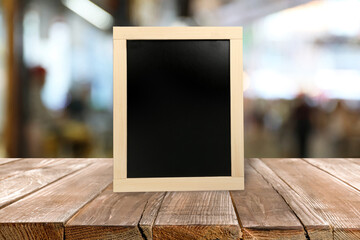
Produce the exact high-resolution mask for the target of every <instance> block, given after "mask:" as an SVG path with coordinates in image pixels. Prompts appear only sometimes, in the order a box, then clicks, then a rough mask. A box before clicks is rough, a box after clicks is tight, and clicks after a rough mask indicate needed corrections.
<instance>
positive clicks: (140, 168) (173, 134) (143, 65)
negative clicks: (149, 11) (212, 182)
mask: <svg viewBox="0 0 360 240" xmlns="http://www.w3.org/2000/svg"><path fill="white" fill-rule="evenodd" d="M127 103H128V106H127V124H128V125H127V143H128V144H127V154H128V155H127V157H128V158H127V162H128V164H127V166H128V169H127V171H128V178H133V177H135V178H140V177H205V176H231V156H230V149H231V148H230V42H229V40H128V41H127Z"/></svg>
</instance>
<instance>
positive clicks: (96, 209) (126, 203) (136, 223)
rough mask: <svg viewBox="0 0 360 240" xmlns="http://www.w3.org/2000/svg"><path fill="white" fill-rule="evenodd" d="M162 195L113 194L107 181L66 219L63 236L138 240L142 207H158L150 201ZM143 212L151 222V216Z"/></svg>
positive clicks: (145, 208)
mask: <svg viewBox="0 0 360 240" xmlns="http://www.w3.org/2000/svg"><path fill="white" fill-rule="evenodd" d="M163 196H164V193H144V192H139V193H114V192H113V186H112V184H111V185H110V186H108V187H107V188H106V190H105V191H104V192H102V193H101V194H100V195H99V196H98V197H96V198H95V199H94V200H93V201H92V202H90V203H89V204H88V205H86V206H85V207H83V208H82V209H81V210H80V211H79V212H78V213H77V214H76V215H75V216H73V217H72V218H71V219H70V220H69V221H68V222H67V224H66V226H65V238H66V239H141V238H142V235H143V234H144V232H143V230H142V229H141V228H140V221H141V219H142V218H143V217H144V214H146V213H145V210H148V211H147V212H149V210H150V211H151V209H152V208H153V206H154V205H155V206H157V208H158V207H159V204H157V202H156V201H153V200H154V199H160V200H161V199H162V197H163ZM154 212H157V209H156V207H155V209H154ZM146 215H147V216H146V217H147V218H148V219H147V221H148V222H149V224H150V225H151V224H152V222H154V220H155V215H152V214H146ZM149 215H152V216H153V217H152V218H151V216H149ZM147 221H146V222H147ZM147 237H151V235H148V236H147Z"/></svg>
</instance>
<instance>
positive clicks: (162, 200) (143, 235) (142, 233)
mask: <svg viewBox="0 0 360 240" xmlns="http://www.w3.org/2000/svg"><path fill="white" fill-rule="evenodd" d="M167 195H168V192H165V194H163V197H162V199H161V202H160V204H159V208H158V209H157V211H156V215H155V217H154V221H153V222H152V225H151V234H153V228H154V224H155V222H156V219H157V217H158V215H159V212H160V209H161V206H162V204H163V202H164V199H165V197H166V196H167ZM149 199H150V198H149ZM149 199H148V200H147V201H146V204H145V207H144V211H143V212H142V214H141V216H140V219H139V223H138V227H139V229H141V230H140V233H141V235H142V237H143V238H144V240H148V239H147V237H146V235H145V233H144V230H143V229H142V228H141V226H140V222H141V219H142V217H143V214H144V212H145V209H146V205H147V203H148V202H149ZM149 240H150V239H149Z"/></svg>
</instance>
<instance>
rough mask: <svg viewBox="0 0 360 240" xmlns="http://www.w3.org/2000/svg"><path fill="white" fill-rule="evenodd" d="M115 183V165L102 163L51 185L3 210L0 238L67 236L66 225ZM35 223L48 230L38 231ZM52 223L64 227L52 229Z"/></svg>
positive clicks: (1, 211)
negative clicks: (113, 181) (87, 204)
mask: <svg viewBox="0 0 360 240" xmlns="http://www.w3.org/2000/svg"><path fill="white" fill-rule="evenodd" d="M111 180H112V161H111V159H102V160H101V161H100V160H99V162H97V163H96V164H92V165H90V166H88V167H85V168H84V169H82V170H80V171H78V172H75V173H73V174H71V175H69V176H66V177H64V178H62V179H60V180H58V181H56V182H54V183H52V184H50V185H47V186H46V187H44V188H42V189H40V190H38V191H37V192H35V193H33V194H31V195H28V196H26V197H24V198H22V199H21V200H18V201H17V202H15V203H12V204H11V205H9V206H7V207H4V208H3V209H1V210H0V234H2V236H5V238H6V237H9V238H10V237H11V236H15V235H20V234H22V235H27V236H29V237H28V239H37V237H34V238H32V236H38V235H40V236H42V235H41V234H43V235H44V236H48V239H56V238H55V237H53V236H61V235H62V234H63V231H64V228H63V224H64V222H65V221H67V220H68V219H69V218H70V217H71V216H73V215H74V214H75V213H76V212H77V211H78V210H79V209H80V208H81V207H83V206H84V205H85V204H86V203H87V202H89V201H90V200H92V199H93V198H94V197H96V196H97V195H98V194H99V193H100V192H101V191H102V190H103V189H105V187H106V186H108V185H109V184H110V183H111ZM10 223H12V224H10ZM35 223H38V224H40V225H41V224H42V223H43V225H41V226H44V228H40V229H36V231H35V228H33V226H34V224H35ZM48 223H50V224H60V225H59V227H52V228H48ZM49 226H50V225H49ZM60 226H61V227H60ZM39 231H40V232H41V233H40V232H39ZM54 231H55V232H54ZM43 239H47V238H46V237H44V238H43ZM59 239H62V238H60V237H59Z"/></svg>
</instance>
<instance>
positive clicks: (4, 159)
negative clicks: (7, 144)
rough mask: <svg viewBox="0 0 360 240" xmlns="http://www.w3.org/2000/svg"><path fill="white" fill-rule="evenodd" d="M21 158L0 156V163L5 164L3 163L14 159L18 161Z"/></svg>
mask: <svg viewBox="0 0 360 240" xmlns="http://www.w3.org/2000/svg"><path fill="white" fill-rule="evenodd" d="M20 159H21V158H0V165H2V164H5V163H9V162H14V161H18V160H20Z"/></svg>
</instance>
